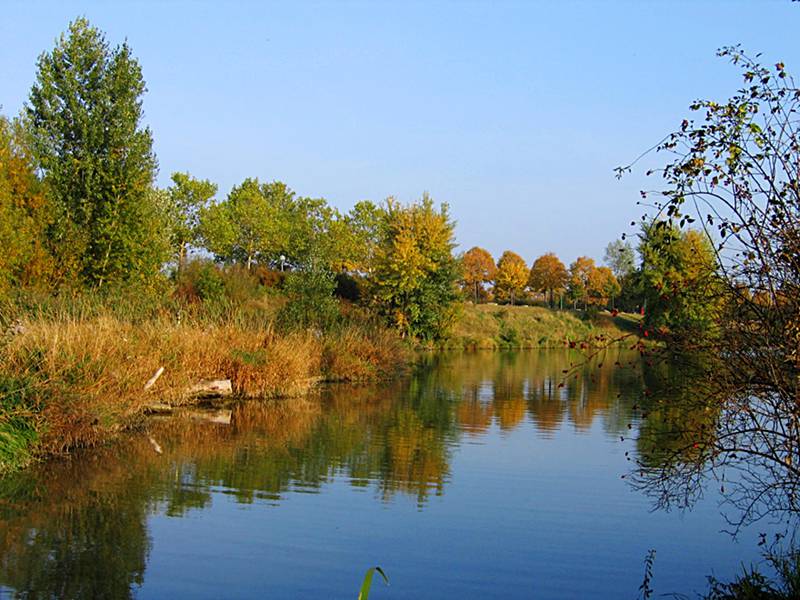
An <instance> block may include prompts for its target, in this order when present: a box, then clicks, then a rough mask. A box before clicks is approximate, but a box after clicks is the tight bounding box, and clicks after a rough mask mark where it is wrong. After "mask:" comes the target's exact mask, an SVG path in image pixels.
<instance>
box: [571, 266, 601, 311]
mask: <svg viewBox="0 0 800 600" xmlns="http://www.w3.org/2000/svg"><path fill="white" fill-rule="evenodd" d="M596 268H597V267H596V266H595V263H594V259H592V258H589V257H588V256H579V257H578V258H576V259H575V262H573V263H572V264H571V265H570V266H569V280H568V281H567V292H568V294H569V296H570V298H571V299H572V303H573V306H574V305H575V303H577V302H583V307H584V309H585V308H586V305H587V303H588V301H589V281H590V278H591V276H592V272H593V271H594V270H595V269H596Z"/></svg>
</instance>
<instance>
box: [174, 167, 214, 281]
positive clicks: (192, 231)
mask: <svg viewBox="0 0 800 600" xmlns="http://www.w3.org/2000/svg"><path fill="white" fill-rule="evenodd" d="M167 193H168V194H169V204H170V215H171V217H172V219H171V221H172V227H171V231H172V248H173V252H174V253H175V255H176V256H177V258H178V268H179V269H181V268H183V265H184V263H185V262H186V254H187V252H188V249H189V247H190V246H194V245H197V243H198V242H199V240H200V210H201V209H202V208H204V207H205V206H206V205H207V204H208V202H209V201H210V200H211V199H212V198H213V197H214V195H215V194H216V193H217V186H216V184H213V183H211V182H210V181H208V180H207V179H196V178H195V177H192V176H191V175H189V173H173V174H172V185H171V186H169V187H168V188H167Z"/></svg>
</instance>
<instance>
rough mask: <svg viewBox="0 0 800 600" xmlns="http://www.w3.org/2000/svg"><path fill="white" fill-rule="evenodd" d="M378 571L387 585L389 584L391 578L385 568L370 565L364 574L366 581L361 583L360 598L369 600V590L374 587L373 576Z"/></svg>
mask: <svg viewBox="0 0 800 600" xmlns="http://www.w3.org/2000/svg"><path fill="white" fill-rule="evenodd" d="M376 571H377V572H378V573H380V575H381V577H383V581H384V582H385V583H386V585H389V578H388V577H387V576H386V573H384V572H383V569H381V568H380V567H370V568H369V569H367V572H366V573H365V574H364V581H363V582H362V583H361V591H360V592H358V600H367V599H368V598H369V590H370V588H371V587H372V576H373V575H374V574H375V572H376Z"/></svg>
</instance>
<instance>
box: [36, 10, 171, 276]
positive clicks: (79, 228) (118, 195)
mask: <svg viewBox="0 0 800 600" xmlns="http://www.w3.org/2000/svg"><path fill="white" fill-rule="evenodd" d="M37 67H38V69H37V73H36V81H35V83H34V85H33V87H32V89H31V93H30V97H29V101H28V105H27V108H26V110H27V116H28V118H29V120H30V124H31V134H32V140H33V149H34V154H35V157H36V159H37V162H38V167H39V168H40V170H41V172H42V173H43V175H44V180H45V183H46V184H47V187H48V189H49V190H50V193H51V195H52V198H53V201H54V204H55V209H56V218H55V219H54V221H53V227H52V230H51V236H52V239H53V243H54V246H55V247H57V248H58V249H59V253H60V254H59V260H60V261H61V262H62V264H63V265H66V266H68V267H70V268H71V269H72V270H74V271H75V273H76V274H77V275H80V276H82V277H83V278H84V280H85V281H86V282H88V283H90V284H94V285H97V286H101V285H103V284H104V283H106V282H112V281H120V280H129V279H147V278H148V277H151V276H154V275H155V274H157V273H158V272H159V269H160V267H161V266H162V264H163V262H164V260H165V259H166V256H167V254H168V252H169V249H168V240H167V239H166V234H165V232H166V227H165V218H166V216H165V215H164V214H163V210H162V209H163V207H162V206H160V205H159V204H158V203H156V202H155V201H154V197H153V195H152V194H151V193H150V192H151V188H152V184H153V181H154V178H155V172H156V167H157V164H156V158H155V155H154V154H153V150H152V145H153V140H152V135H151V133H150V130H149V129H148V128H146V127H143V126H142V124H141V120H142V100H141V98H142V95H143V94H144V92H145V91H146V88H145V82H144V79H143V78H142V70H141V67H140V66H139V63H138V62H137V61H136V59H135V58H134V57H133V55H132V53H131V49H130V47H129V46H128V45H127V44H126V43H123V44H122V45H120V46H116V47H114V48H111V47H110V46H109V44H108V43H107V42H106V40H105V37H104V35H103V34H102V33H101V32H100V31H99V30H98V29H96V28H95V27H93V26H91V25H90V24H89V22H88V21H87V20H86V19H84V18H79V19H76V20H75V21H73V22H72V23H70V25H69V28H68V30H67V32H66V34H62V35H61V36H60V37H59V39H58V40H57V42H56V46H55V48H54V49H53V50H52V51H51V52H45V53H43V54H42V55H41V56H40V57H39V60H38V63H37Z"/></svg>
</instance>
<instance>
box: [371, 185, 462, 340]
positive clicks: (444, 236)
mask: <svg viewBox="0 0 800 600" xmlns="http://www.w3.org/2000/svg"><path fill="white" fill-rule="evenodd" d="M383 219H384V223H383V225H382V226H381V227H380V232H381V240H380V243H379V244H378V247H377V249H376V252H375V261H374V262H375V268H374V270H373V272H372V273H370V283H371V287H372V292H373V298H374V300H375V302H376V304H377V305H378V309H379V310H380V311H381V312H382V313H383V314H384V315H385V316H387V317H388V318H389V319H390V320H391V321H392V322H393V324H394V325H395V326H396V327H397V328H398V329H400V330H401V331H402V332H403V333H404V334H407V335H410V336H412V337H417V338H421V339H425V340H434V339H438V338H440V337H442V336H443V335H444V334H445V333H446V332H447V329H448V328H449V327H450V325H451V324H452V321H453V318H454V303H455V301H456V300H457V298H458V288H457V286H456V282H457V281H458V279H459V272H458V264H457V263H456V260H455V258H454V257H453V254H452V250H453V246H454V243H453V222H452V221H450V217H449V215H448V213H447V206H446V205H442V206H441V208H440V210H438V211H437V210H436V209H435V208H434V205H433V200H431V199H430V197H429V196H428V195H427V194H425V195H424V196H423V198H422V200H421V201H420V202H417V203H415V204H412V205H411V206H403V205H401V204H400V203H398V202H396V201H395V200H393V199H391V198H390V199H389V200H388V201H387V203H386V210H385V212H384V214H383Z"/></svg>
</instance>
